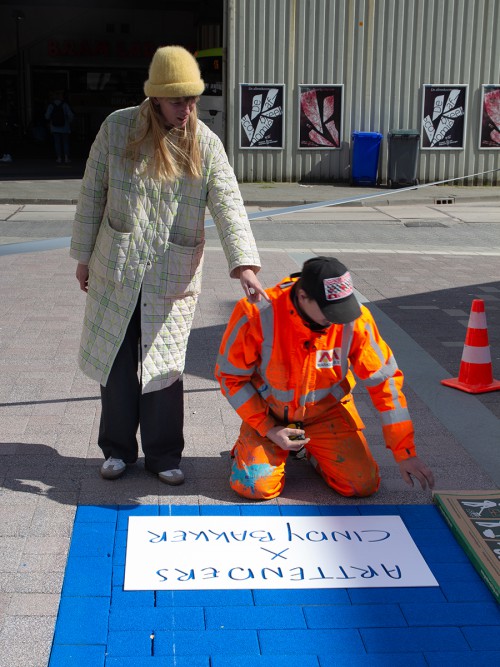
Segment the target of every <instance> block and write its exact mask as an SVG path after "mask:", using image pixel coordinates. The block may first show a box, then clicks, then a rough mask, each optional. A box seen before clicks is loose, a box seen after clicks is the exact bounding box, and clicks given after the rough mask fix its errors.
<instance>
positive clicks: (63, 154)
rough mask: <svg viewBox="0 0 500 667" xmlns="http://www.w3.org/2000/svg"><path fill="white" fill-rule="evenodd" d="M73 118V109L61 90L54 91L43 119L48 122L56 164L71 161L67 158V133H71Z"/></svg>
mask: <svg viewBox="0 0 500 667" xmlns="http://www.w3.org/2000/svg"><path fill="white" fill-rule="evenodd" d="M73 118H74V114H73V111H72V110H71V107H70V106H69V104H68V103H67V102H65V101H64V94H63V92H62V90H57V91H55V92H54V94H53V96H52V102H51V103H50V104H49V105H48V107H47V110H46V112H45V120H47V121H48V122H49V128H50V133H51V134H52V138H53V141H54V149H55V152H56V162H57V163H58V164H61V163H62V162H63V160H64V163H65V164H68V163H69V162H70V161H71V160H70V159H69V135H70V134H71V123H72V122H73Z"/></svg>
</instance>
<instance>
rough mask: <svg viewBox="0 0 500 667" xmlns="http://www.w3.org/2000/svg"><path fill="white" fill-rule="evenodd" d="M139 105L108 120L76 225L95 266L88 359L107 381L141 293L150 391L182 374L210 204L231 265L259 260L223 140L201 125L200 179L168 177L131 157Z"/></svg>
mask: <svg viewBox="0 0 500 667" xmlns="http://www.w3.org/2000/svg"><path fill="white" fill-rule="evenodd" d="M143 108H144V104H143V105H141V106H140V107H133V108H129V109H122V110H120V111H116V112H114V113H112V114H111V115H110V116H108V118H106V120H105V121H104V123H103V125H102V127H101V129H100V131H99V133H98V135H97V137H96V139H95V141H94V144H93V145H92V148H91V151H90V155H89V158H88V161H87V166H86V169H85V174H84V177H83V181H82V188H81V192H80V196H79V199H78V206H77V210H76V215H75V221H74V224H73V235H72V239H71V250H70V254H71V256H72V257H73V258H74V259H76V260H78V261H79V262H82V263H85V264H88V265H89V284H88V293H87V300H86V307H85V316H84V323H83V332H82V338H81V344H80V352H79V366H80V368H81V369H82V371H83V372H84V373H85V374H86V375H88V376H89V377H91V378H93V379H95V380H97V381H98V382H100V383H101V384H102V385H106V382H107V379H108V376H109V372H110V370H111V366H112V365H113V361H114V359H115V357H116V354H117V352H118V349H119V348H120V345H121V343H122V341H123V338H124V336H125V332H126V329H127V326H128V323H129V321H130V318H131V316H132V313H133V312H134V309H135V307H136V305H137V301H138V298H139V294H140V295H141V306H140V307H141V324H142V339H141V353H142V373H141V376H142V391H143V392H144V393H146V392H151V391H156V390H159V389H163V388H164V387H168V386H169V385H171V384H172V383H173V382H175V380H177V379H178V378H179V377H181V375H182V372H183V370H184V362H185V355H186V346H187V341H188V337H189V332H190V330H191V325H192V322H193V317H194V311H195V307H196V303H197V300H198V295H199V293H200V288H201V274H202V265H203V246H204V218H205V207H206V206H208V208H209V211H210V213H211V215H212V217H213V219H214V222H215V224H216V227H217V230H218V233H219V237H220V240H221V243H222V246H223V249H224V253H225V255H226V259H227V263H228V266H229V272H230V273H231V272H232V271H233V270H234V269H235V268H237V267H239V266H251V267H253V268H254V270H255V271H257V270H258V269H259V267H260V262H259V255H258V252H257V248H256V245H255V240H254V238H253V234H252V231H251V229H250V223H249V221H248V217H247V214H246V211H245V209H244V206H243V201H242V198H241V194H240V191H239V188H238V184H237V182H236V178H235V176H234V172H233V170H232V168H231V166H230V165H229V162H228V160H227V157H226V153H225V151H224V148H223V146H222V143H221V141H220V140H219V138H218V137H217V136H216V135H215V134H214V133H213V132H212V131H211V130H209V129H208V127H207V126H206V125H204V124H203V123H202V122H200V121H199V122H198V137H199V142H200V149H201V155H202V172H203V175H202V177H201V179H197V180H196V179H193V178H188V177H183V178H180V179H178V180H176V181H173V182H172V181H170V182H165V181H163V180H161V179H157V178H154V177H152V176H151V175H148V173H147V170H146V169H145V167H146V165H147V164H148V162H149V163H150V162H151V160H152V157H153V148H152V144H151V145H148V144H146V145H145V146H144V147H143V148H142V149H141V155H140V159H139V160H138V161H137V162H133V161H132V160H130V159H128V158H126V157H125V156H124V148H125V146H126V145H127V141H128V138H129V133H130V132H131V130H133V129H134V128H135V126H136V124H137V122H138V121H139V120H140V119H141V114H142V109H143Z"/></svg>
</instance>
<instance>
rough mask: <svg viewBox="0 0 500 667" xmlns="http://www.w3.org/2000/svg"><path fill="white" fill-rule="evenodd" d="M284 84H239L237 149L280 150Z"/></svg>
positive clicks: (281, 146)
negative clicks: (238, 134)
mask: <svg viewBox="0 0 500 667" xmlns="http://www.w3.org/2000/svg"><path fill="white" fill-rule="evenodd" d="M284 89H285V86H284V84H276V83H269V84H266V83H262V84H261V83H241V84H240V125H241V126H240V148H259V149H263V148H267V149H278V150H279V149H282V148H283V102H284Z"/></svg>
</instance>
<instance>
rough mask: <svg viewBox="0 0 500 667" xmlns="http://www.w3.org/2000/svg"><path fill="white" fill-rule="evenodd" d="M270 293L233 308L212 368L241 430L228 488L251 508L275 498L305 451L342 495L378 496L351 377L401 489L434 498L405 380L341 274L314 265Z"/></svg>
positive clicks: (321, 260)
mask: <svg viewBox="0 0 500 667" xmlns="http://www.w3.org/2000/svg"><path fill="white" fill-rule="evenodd" d="M267 293H268V295H269V298H270V302H269V303H264V302H262V304H259V306H256V305H255V304H253V303H251V302H249V301H248V300H247V299H242V300H241V301H239V302H238V303H237V305H236V307H235V309H234V311H233V314H232V316H231V319H230V320H229V323H228V326H227V328H226V331H225V333H224V337H223V339H222V343H221V347H220V353H219V358H218V361H217V366H216V377H217V379H218V381H219V383H220V385H221V389H222V393H223V394H224V395H225V396H226V398H227V399H228V401H229V403H230V404H231V405H232V406H233V407H234V408H235V410H236V411H237V412H238V414H239V415H240V417H241V418H242V420H243V423H242V425H241V429H240V435H239V438H238V440H237V441H236V444H235V446H234V448H233V451H232V454H233V464H232V472H231V478H230V484H231V487H232V488H233V489H234V490H235V491H236V492H237V493H238V494H240V495H241V496H245V497H246V498H251V499H264V500H267V499H270V498H275V497H276V496H279V494H280V493H281V492H282V490H283V487H284V484H285V462H286V460H287V457H288V454H289V453H290V452H294V451H296V450H300V449H301V448H302V447H305V453H306V456H307V457H308V459H309V461H310V462H311V463H312V465H313V466H314V467H315V468H316V470H317V471H318V472H319V473H320V474H321V475H322V476H323V478H324V480H325V481H326V483H327V484H328V485H329V486H330V487H332V488H333V489H335V491H337V492H338V493H339V494H341V495H343V496H369V495H371V494H373V493H375V491H377V489H378V487H379V484H380V476H379V470H378V465H377V463H376V462H375V459H374V458H373V456H372V454H371V452H370V450H369V447H368V444H367V442H366V439H365V437H364V435H363V433H362V429H363V428H364V424H363V422H362V420H361V418H360V416H359V414H358V412H357V410H356V407H355V405H354V399H353V397H352V394H351V392H352V389H353V387H354V385H355V380H354V375H353V374H355V375H356V376H357V378H358V379H359V380H360V381H361V383H362V384H363V385H364V386H365V387H366V389H367V391H368V393H369V395H370V398H371V400H372V402H373V404H374V406H375V407H376V409H377V410H378V412H379V414H380V419H381V422H382V432H383V435H384V439H385V443H386V446H387V447H388V448H389V449H391V450H392V453H393V455H394V458H395V460H396V462H397V463H398V465H399V469H400V472H401V475H402V476H403V479H404V480H405V481H406V482H407V483H408V484H410V485H413V481H412V477H415V478H416V479H418V481H419V482H420V484H421V486H422V489H425V488H426V487H427V486H429V487H430V488H432V487H433V485H434V479H433V475H432V472H431V471H430V469H429V468H428V467H427V466H426V465H425V464H424V463H423V462H422V461H421V460H420V459H419V458H418V457H417V455H416V452H415V444H414V433H413V425H412V422H411V419H410V415H409V413H408V409H407V406H406V399H405V396H404V394H403V392H402V387H403V373H402V372H401V370H400V369H399V368H398V366H397V364H396V361H395V359H394V356H393V354H392V352H391V349H390V348H389V346H388V345H387V343H386V342H385V341H384V340H383V339H382V337H381V335H380V333H379V332H378V329H377V325H376V324H375V321H374V320H373V317H372V315H371V313H370V311H369V310H368V309H367V308H366V307H365V306H360V305H359V304H358V302H357V300H356V297H355V295H354V291H353V285H352V280H351V276H350V273H349V272H348V270H347V268H346V267H345V266H344V265H343V264H342V263H341V262H339V261H338V260H337V259H334V258H331V257H315V258H313V259H310V260H308V261H306V262H305V263H304V266H303V268H302V272H301V273H296V274H292V275H291V276H290V277H287V278H285V279H284V280H283V281H282V282H281V283H280V284H279V285H276V286H275V287H273V288H272V289H269V290H267Z"/></svg>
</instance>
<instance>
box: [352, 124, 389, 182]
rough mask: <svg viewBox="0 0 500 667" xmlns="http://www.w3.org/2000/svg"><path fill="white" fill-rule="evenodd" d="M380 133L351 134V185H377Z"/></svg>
mask: <svg viewBox="0 0 500 667" xmlns="http://www.w3.org/2000/svg"><path fill="white" fill-rule="evenodd" d="M381 142H382V135H381V134H380V132H353V133H352V160H351V184H352V185H377V172H378V159H379V154H380V144H381Z"/></svg>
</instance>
